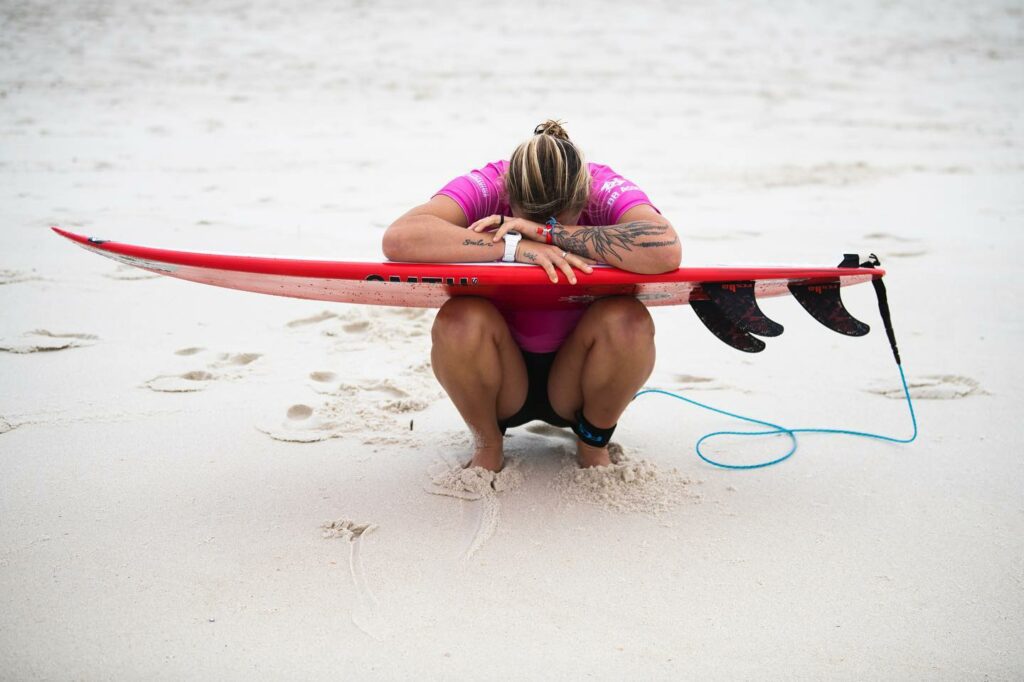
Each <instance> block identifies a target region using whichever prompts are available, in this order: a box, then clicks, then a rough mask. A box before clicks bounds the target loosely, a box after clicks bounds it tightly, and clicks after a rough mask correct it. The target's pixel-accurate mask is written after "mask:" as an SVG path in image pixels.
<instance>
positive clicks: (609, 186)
mask: <svg viewBox="0 0 1024 682" xmlns="http://www.w3.org/2000/svg"><path fill="white" fill-rule="evenodd" d="M625 182H626V181H625V179H623V178H615V179H614V180H609V181H608V182H606V183H604V184H603V185H601V191H602V192H610V191H612V190H613V189H615V188H616V187H618V186H619V185H621V184H623V183H625Z"/></svg>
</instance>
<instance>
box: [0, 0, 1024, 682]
mask: <svg viewBox="0 0 1024 682" xmlns="http://www.w3.org/2000/svg"><path fill="white" fill-rule="evenodd" d="M1022 93H1024V10H1022V8H1021V4H1020V2H1017V1H1010V0H1006V1H1003V2H967V1H966V0H955V1H952V2H940V3H932V2H924V1H923V0H919V1H915V2H912V3H896V4H893V3H887V2H882V1H881V0H867V1H866V2H857V3H838V2H829V3H811V2H800V3H787V4H784V5H779V4H776V5H769V4H764V3H740V4H736V3H728V4H723V5H720V6H704V5H700V4H697V5H678V4H674V3H656V4H655V3H649V4H645V5H642V6H639V7H633V6H628V5H623V4H622V3H610V2H598V3H582V2H578V3H568V4H564V3H563V4H557V3H554V4H553V3H543V4H530V3H527V4H517V5H515V6H514V7H513V6H511V5H509V6H505V7H486V6H483V5H480V4H474V3H463V4H458V5H456V6H454V7H452V6H450V5H447V4H444V5H443V4H441V3H436V2H430V3H425V4H424V3H416V4H409V5H408V6H405V7H403V6H401V5H399V4H395V3H358V2H357V3H321V4H320V5H318V6H316V7H314V6H312V5H306V6H303V7H302V8H301V9H297V8H296V6H294V5H291V4H287V3H281V2H270V1H262V0H240V1H239V2H230V3H229V2H217V1H215V2H212V3H210V2H203V3H198V2H195V3H190V2H182V3H175V4H173V5H172V6H168V5H167V4H166V3H155V2H153V3H147V2H144V1H143V2H136V3H127V2H111V3H58V2H43V3H30V4H26V3H14V2H7V3H3V4H2V5H0V179H2V181H0V216H2V218H3V221H2V234H3V236H4V248H3V250H2V251H0V311H2V313H0V386H2V390H0V679H17V680H26V679H183V678H184V679H239V680H241V679H244V680H251V679H275V680H276V679H294V678H300V679H331V680H337V679H372V678H383V679H403V678H414V677H415V678H424V677H426V678H444V679H458V678H472V679H479V678H485V679H566V678H570V679H578V678H596V679H681V678H685V679H716V678H717V679H810V680H817V679H826V678H828V679H831V678H838V679H857V680H860V679H951V680H962V679H993V680H995V679H1020V678H1021V677H1024V635H1022V633H1024V615H1022V614H1024V502H1022V499H1024V497H1022V493H1021V491H1022V490H1024V458H1022V457H1021V442H1022V439H1024V429H1022V427H1021V422H1020V417H1019V414H1020V411H1021V407H1022V390H1021V384H1022V379H1024V376H1022V374H1024V372H1022V363H1021V362H1020V360H1019V357H1020V356H1019V351H1018V347H1017V346H1016V343H1019V342H1020V340H1021V338H1022V337H1024V313H1022V307H1021V306H1020V305H1019V302H1018V301H1019V299H1020V298H1021V294H1022V293H1024V284H1022V283H1021V279H1020V272H1021V267H1020V263H1019V261H1020V254H1021V252H1022V248H1021V247H1022V245H1024V244H1022V241H1024V240H1022V238H1021V234H1024V194H1022V191H1021V188H1022V187H1024V157H1022V153H1021V149H1022V145H1024V134H1022V130H1021V123H1020V122H1021V121H1022V120H1024V117H1022V114H1024V94H1022ZM547 116H559V117H562V118H563V119H565V120H567V121H568V129H569V131H570V132H571V133H572V135H573V136H574V138H575V139H576V140H577V141H578V142H579V144H580V145H581V147H582V148H583V149H584V151H585V152H586V153H587V154H588V156H589V158H591V159H593V160H595V161H598V162H603V163H609V164H611V165H613V166H614V167H615V168H617V169H619V170H620V171H622V172H623V173H624V174H625V175H626V176H627V177H629V178H630V179H632V180H635V181H636V182H638V183H639V184H640V185H641V186H643V187H644V188H645V189H647V191H648V192H649V193H650V195H651V196H652V197H653V198H654V201H655V202H656V203H657V205H658V207H659V208H660V209H661V210H662V211H663V212H664V213H665V215H667V216H668V217H669V218H670V219H672V220H673V222H674V223H675V225H676V226H677V227H678V228H679V230H680V231H681V233H682V234H683V237H684V244H685V259H686V261H687V262H689V263H693V264H699V263H716V262H733V263H736V262H816V263H821V262H838V260H839V258H840V256H841V254H842V253H843V252H847V251H859V252H861V253H867V252H869V251H874V252H876V253H878V255H879V256H880V257H881V258H882V260H883V263H884V265H885V266H887V267H888V268H889V271H890V275H889V277H888V278H887V280H888V282H889V287H890V302H891V304H892V308H893V315H894V319H895V323H896V329H897V333H898V335H899V338H900V345H901V349H902V351H903V356H904V360H905V365H906V369H907V372H908V378H909V379H910V382H911V384H912V388H913V390H914V392H915V395H916V396H917V397H918V402H917V410H918V415H919V418H920V422H921V428H922V432H921V438H920V440H919V441H918V442H917V443H916V444H914V445H912V446H909V447H903V446H892V445H886V444H882V443H877V442H868V441H858V440H852V439H848V438H825V437H807V438H804V439H803V441H802V445H801V447H800V450H799V451H798V452H797V454H796V456H795V457H793V458H792V459H790V460H789V461H787V462H785V463H784V464H782V465H780V466H777V467H773V468H769V469H765V470H758V471H752V472H745V473H739V472H729V471H724V470H719V469H714V468H712V467H709V466H707V465H705V464H703V463H702V462H700V460H698V459H697V458H696V457H695V456H694V454H693V452H692V443H693V441H694V440H695V439H696V438H697V437H699V436H700V435H701V434H703V433H705V432H707V431H710V430H715V429H719V428H734V427H736V426H738V425H736V424H733V423H731V422H729V421H727V420H725V419H723V418H720V417H716V416H715V415H712V414H710V413H706V412H701V411H698V410H696V409H694V408H690V407H687V406H685V405H682V404H681V403H677V402H676V401H672V400H669V399H664V398H658V397H654V396H644V397H643V398H641V399H639V400H638V401H637V403H636V404H635V406H634V407H633V408H631V409H630V411H629V412H627V414H626V415H625V416H624V417H623V420H622V422H621V424H620V427H619V430H618V431H617V432H616V436H615V437H616V440H618V441H619V442H620V443H622V444H624V445H625V446H626V448H627V450H628V451H629V452H632V453H634V454H633V456H634V457H636V458H640V459H643V460H644V462H645V464H643V465H640V464H637V465H636V466H635V467H634V468H633V469H632V471H633V473H634V474H636V473H637V471H640V472H641V473H642V472H644V471H654V472H656V474H655V475H654V476H653V477H652V480H653V481H654V482H655V483H657V485H655V486H654V487H650V486H649V487H647V488H643V487H637V485H636V484H638V483H642V482H643V481H644V480H646V479H645V477H644V476H637V477H636V478H634V479H633V480H632V481H626V480H625V478H626V477H628V475H627V474H625V473H623V468H622V466H618V469H615V468H614V467H613V469H614V471H616V472H617V474H614V475H612V478H611V480H610V481H609V482H608V486H619V487H620V488H621V489H618V488H616V489H614V490H613V492H612V493H609V494H606V493H605V492H604V491H606V490H607V486H606V485H605V482H603V481H604V479H607V478H608V475H607V474H601V473H599V472H598V473H592V474H582V475H580V476H581V479H580V481H575V477H576V474H574V473H573V471H572V470H571V469H566V468H563V463H564V459H563V453H564V451H565V449H566V448H567V447H571V441H570V439H569V438H568V437H567V436H566V435H565V434H564V433H558V432H552V430H551V429H545V428H543V427H537V426H531V427H523V428H517V429H513V430H511V431H510V437H509V438H508V440H507V441H506V443H507V451H508V453H509V455H510V456H511V457H512V458H513V461H514V462H516V464H515V472H516V480H515V485H509V486H507V488H506V489H503V490H501V491H498V490H496V489H495V488H496V487H497V486H488V487H484V488H482V489H481V491H482V494H481V495H480V497H479V499H457V498H453V497H451V496H446V495H435V494H429V493H428V492H427V488H429V487H430V486H431V485H435V484H436V481H435V480H434V478H432V476H435V477H436V476H437V475H442V474H443V472H444V467H448V471H452V470H453V463H455V465H457V463H458V462H464V461H465V459H466V457H467V456H468V454H469V439H468V436H467V435H466V434H465V433H464V431H463V430H462V426H461V424H460V421H459V418H458V415H457V413H456V412H455V410H454V408H453V407H452V406H451V405H450V404H448V403H447V402H446V401H445V400H444V399H443V394H442V393H441V391H440V389H439V388H438V386H437V385H436V383H434V382H433V380H432V375H431V372H430V368H429V365H428V364H427V359H428V358H429V352H428V349H429V329H430V324H431V321H432V317H433V314H432V313H431V312H429V311H428V312H424V311H405V310H384V309H370V308H356V307H348V306H343V305H331V304H324V303H318V302H308V301H298V300H289V299H278V298H273V297H266V296H257V295H254V294H245V293H240V292H232V291H226V290H218V289H213V288H210V287H203V286H199V285H194V284H189V283H184V282H180V281H175V280H171V279H167V278H163V277H151V276H149V275H148V274H146V273H143V272H141V271H137V270H132V269H130V268H126V267H124V266H121V265H118V264H115V263H113V262H110V261H107V260H103V259H100V258H97V257H95V256H93V255H90V254H87V253H85V252H83V251H82V250H80V249H77V248H74V247H73V246H71V245H69V244H66V243H62V242H61V241H60V240H58V238H56V237H55V236H53V235H52V234H51V233H50V232H49V230H47V229H46V228H47V226H48V225H51V224H60V225H64V226H66V227H68V228H71V229H74V230H79V231H83V232H86V233H89V234H92V235H93V236H98V237H106V238H113V239H118V240H123V241H128V242H135V243H141V244H150V245H154V246H169V247H176V248H193V249H201V250H211V251H221V252H245V253H264V254H286V255H303V256H311V257H324V258H348V259H376V258H379V257H380V251H379V244H380V238H381V234H382V232H383V229H384V228H385V227H386V226H387V224H388V223H389V222H390V221H391V220H392V219H393V218H394V217H396V216H397V215H399V214H400V213H401V212H403V211H404V210H406V209H407V208H408V207H410V206H412V205H414V204H416V203H418V202H420V201H422V200H424V199H426V198H427V197H429V196H430V194H431V193H432V192H434V191H435V190H436V189H437V188H438V187H439V186H440V185H441V184H442V183H443V182H445V181H446V180H447V179H448V178H450V177H452V176H454V175H456V174H458V173H461V172H464V171H465V170H467V169H469V168H471V167H474V166H475V165H479V164H481V163H484V162H487V161H489V160H492V159H496V158H499V157H501V156H504V155H507V154H508V153H509V152H510V151H511V149H512V148H513V146H514V145H515V144H516V143H517V142H519V141H520V140H521V139H523V138H524V136H525V135H526V134H527V133H528V132H529V130H530V129H531V127H532V126H533V125H534V124H535V123H537V122H539V121H541V120H542V119H544V118H545V117H547ZM846 301H847V304H848V307H849V308H850V310H851V311H852V312H853V313H854V314H855V315H856V316H858V317H860V318H862V319H864V320H865V321H867V322H869V323H870V324H871V325H872V326H873V328H874V329H873V332H872V334H870V335H869V336H867V337H865V338H864V339H849V338H843V337H840V336H839V335H837V334H833V333H831V332H829V331H827V330H825V329H824V328H822V327H821V326H820V325H818V324H817V323H816V322H814V321H813V320H812V319H810V318H809V317H808V316H807V315H806V314H804V313H803V311H801V310H800V309H799V307H798V306H797V305H796V304H795V303H794V302H793V301H790V300H775V301H766V302H764V304H763V307H764V309H765V311H766V312H767V313H768V314H769V315H770V316H772V317H774V318H776V319H778V320H779V321H780V322H782V323H783V324H785V325H786V333H785V334H784V335H783V336H782V337H780V338H778V339H774V340H771V341H770V343H769V347H768V350H766V351H765V352H764V353H762V354H761V355H758V356H747V355H744V354H742V353H739V352H736V351H734V350H732V349H730V348H728V347H726V346H724V345H722V344H721V343H720V342H719V341H718V340H717V339H715V338H714V337H712V336H711V335H710V334H709V333H708V332H707V331H706V330H704V329H703V327H702V326H701V325H700V324H699V322H698V321H697V320H696V318H695V316H694V315H693V314H692V312H691V311H689V310H686V309H659V310H656V311H655V319H656V322H657V325H658V350H659V357H658V363H657V366H656V369H655V373H654V376H652V378H651V381H650V384H651V385H652V386H658V387H661V388H666V389H680V390H683V391H685V392H687V393H688V394H690V395H693V396H694V397H696V398H697V399H700V400H705V401H707V402H710V403H712V404H714V405H717V406H721V407H724V408H727V409H731V410H735V411H738V412H741V413H748V414H752V415H754V416H760V417H763V418H766V419H769V420H772V421H777V422H780V423H783V424H786V425H788V426H793V427H796V426H816V425H822V426H836V427H849V428H858V429H866V430H876V431H878V432H881V433H888V434H894V435H905V434H907V433H908V432H909V423H908V419H907V414H906V411H905V407H904V406H903V405H901V404H900V403H899V402H898V401H896V400H893V399H890V398H892V396H893V394H894V390H895V389H897V388H898V383H897V382H898V376H897V374H896V371H895V368H894V367H893V366H892V362H891V360H890V358H889V355H888V347H887V344H886V342H885V339H884V335H883V334H882V333H881V325H880V324H879V322H878V317H877V311H876V309H875V304H874V301H873V296H872V292H871V290H870V288H869V287H859V288H856V289H853V290H850V291H849V292H848V294H847V295H846ZM779 445H780V444H779V443H778V442H766V443H758V444H751V443H746V442H731V441H729V442H725V441H723V442H721V443H718V444H715V445H714V446H713V448H712V450H713V451H714V454H716V455H718V456H720V457H722V458H723V459H727V460H729V461H734V462H750V461H755V460H758V459H763V458H764V457H766V456H770V455H771V454H772V453H773V452H775V451H776V450H777V449H778V447H779ZM783 447H784V446H783ZM438 462H441V463H442V464H441V469H438V468H437V467H436V465H437V463H438ZM673 469H675V470H676V472H675V473H671V472H672V471H673ZM431 472H432V473H431ZM602 476H604V478H601V477H602ZM615 476H617V478H616V477H615ZM595 477H596V478H595ZM569 479H573V480H569ZM595 481H597V482H596V483H595ZM577 483H578V485H576V484H577ZM432 492H436V490H435V491H432ZM463 497H473V496H472V495H468V496H463ZM588 502H590V503H588ZM324 519H332V520H333V521H331V522H328V525H327V527H326V528H322V527H321V524H323V520H324ZM332 523H333V524H334V525H333V526H332V525H331V524H332ZM370 528H374V529H375V530H374V531H373V532H372V533H369V532H365V530H368V529H370ZM325 532H326V533H327V534H328V535H330V536H331V537H328V538H326V539H325V538H324V537H323V535H324V533H325Z"/></svg>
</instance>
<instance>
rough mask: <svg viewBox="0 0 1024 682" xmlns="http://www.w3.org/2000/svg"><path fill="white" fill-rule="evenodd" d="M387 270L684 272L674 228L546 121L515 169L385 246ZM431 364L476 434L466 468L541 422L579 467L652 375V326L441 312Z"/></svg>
mask: <svg viewBox="0 0 1024 682" xmlns="http://www.w3.org/2000/svg"><path fill="white" fill-rule="evenodd" d="M383 247H384V255H385V256H386V257H387V258H388V259H390V260H395V261H415V262H447V263H454V262H473V261H477V262H480V261H500V260H504V261H508V262H512V261H514V262H517V263H527V264H532V265H537V266H539V267H542V268H544V270H545V271H546V272H547V274H548V277H549V278H550V279H551V281H552V282H558V280H559V277H565V278H566V279H567V280H568V281H569V282H571V283H576V282H577V281H578V280H580V279H581V278H582V279H584V280H585V278H586V277H587V275H588V274H589V273H591V272H593V268H592V267H591V266H592V265H594V264H595V263H604V264H607V265H611V266H614V267H617V268H622V269H623V270H629V271H632V272H640V273H659V272H667V271H671V270H674V269H676V268H677V267H679V262H680V253H681V250H680V245H679V239H678V237H677V235H676V233H675V230H674V229H673V227H672V225H671V224H670V223H669V221H668V220H666V219H665V218H664V217H663V216H662V215H661V213H660V212H659V211H658V210H657V209H656V208H655V207H654V206H653V205H652V204H651V202H650V199H648V197H647V195H646V194H645V193H644V192H643V190H641V189H640V188H639V187H637V186H636V185H635V184H633V183H632V182H630V181H629V180H626V179H625V178H623V177H622V176H620V175H619V174H618V173H616V172H615V171H613V170H612V169H611V168H609V167H607V166H602V165H598V164H594V163H586V162H585V161H584V159H583V155H582V154H581V153H580V151H579V149H577V148H576V146H575V145H574V144H573V143H572V142H571V141H570V140H569V136H568V135H567V134H566V132H565V130H564V129H563V128H562V125H561V124H560V123H559V122H557V121H547V122H546V123H543V124H541V125H539V126H537V128H536V129H535V130H534V134H533V136H532V137H531V138H530V139H529V140H527V141H526V142H523V143H522V144H521V145H519V146H518V147H517V148H516V150H515V151H514V152H513V153H512V157H511V159H510V160H509V161H495V162H494V163H490V164H487V165H486V166H485V167H483V168H481V169H478V170H474V171H471V172H470V173H468V174H467V175H464V176H460V177H458V178H455V179H454V180H452V181H451V182H449V183H448V184H447V185H445V186H444V187H443V188H442V189H441V190H440V191H439V192H438V193H437V194H435V195H434V196H433V198H431V199H430V201H428V202H427V203H425V204H423V205H421V206H417V207H416V208H413V209H412V210H410V211H409V212H408V213H406V214H405V215H403V216H402V217H400V218H399V219H398V220H396V221H395V222H394V223H393V224H392V225H391V226H390V227H389V228H388V229H387V231H386V232H385V234H384V243H383ZM432 335H433V349H432V351H431V362H432V365H433V369H434V374H435V375H436V376H437V380H438V381H439V382H440V383H441V386H443V387H444V389H445V391H446V392H447V393H448V396H449V397H450V398H451V400H452V402H453V403H454V404H455V407H456V409H458V411H459V414H461V415H462V418H463V419H464V420H465V422H466V425H467V426H468V427H469V429H470V431H471V432H472V434H473V439H474V452H473V459H472V461H471V462H470V464H471V465H472V466H480V467H484V468H487V469H491V470H493V471H498V470H499V469H501V465H502V456H503V455H502V435H503V434H504V432H505V430H506V429H507V428H509V427H513V426H519V425H520V424H524V423H526V422H528V421H533V420H538V419H539V420H541V421H544V422H547V423H548V424H551V425H553V426H557V427H564V428H571V429H572V430H573V432H574V433H575V434H576V436H577V438H578V441H577V459H578V461H579V464H580V466H584V467H588V466H601V465H606V464H609V463H610V460H609V456H608V440H609V438H610V437H611V435H612V431H613V430H614V429H615V425H616V424H617V423H618V420H619V416H620V415H621V414H622V412H623V411H624V410H625V409H626V406H627V405H628V404H629V402H630V400H631V399H632V397H633V395H634V393H636V391H637V390H638V389H639V388H640V387H641V386H642V385H643V384H644V382H645V381H646V380H647V377H648V376H650V374H651V370H652V369H653V367H654V323H653V321H652V320H651V316H650V314H649V313H648V312H647V309H646V308H645V307H644V306H643V304H641V303H639V302H638V301H637V300H636V299H634V298H632V297H628V296H614V297H609V298H604V299H601V300H599V301H596V302H594V303H593V304H592V305H590V306H589V307H588V308H586V309H585V310H570V311H562V310H559V311H552V310H538V311H509V310H498V309H497V308H496V307H495V306H494V305H493V304H492V303H491V302H490V301H487V300H485V299H482V298H475V297H459V298H453V299H451V300H449V301H448V302H447V303H446V304H445V305H444V306H443V307H442V308H441V310H440V311H439V312H438V314H437V318H436V320H435V321H434V328H433V334H432Z"/></svg>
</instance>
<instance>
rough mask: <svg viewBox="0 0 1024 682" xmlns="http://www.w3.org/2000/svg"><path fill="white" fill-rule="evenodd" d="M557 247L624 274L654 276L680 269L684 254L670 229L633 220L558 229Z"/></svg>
mask: <svg viewBox="0 0 1024 682" xmlns="http://www.w3.org/2000/svg"><path fill="white" fill-rule="evenodd" d="M551 238H552V241H553V243H554V244H556V245H558V246H560V247H562V248H563V249H565V250H566V251H571V252H572V253H575V254H577V255H580V256H584V257H586V258H592V259H594V260H596V261H599V262H601V263H607V264H608V265H613V266H615V267H617V268H620V269H622V270H629V271H630V272H639V273H647V274H654V273H660V272H668V271H670V270H675V269H676V268H678V267H679V262H680V258H681V254H682V250H681V248H680V245H679V237H678V236H677V235H676V232H675V230H674V229H673V228H672V226H671V225H668V224H666V223H662V222H657V221H653V220H634V221H632V222H628V223H620V224H618V225H599V226H593V227H591V226H584V225H555V227H554V229H553V230H552V231H551Z"/></svg>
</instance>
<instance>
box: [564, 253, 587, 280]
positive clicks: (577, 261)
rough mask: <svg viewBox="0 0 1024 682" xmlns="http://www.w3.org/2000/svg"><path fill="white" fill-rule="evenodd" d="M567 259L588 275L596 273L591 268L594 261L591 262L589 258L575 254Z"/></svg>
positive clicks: (571, 254)
mask: <svg viewBox="0 0 1024 682" xmlns="http://www.w3.org/2000/svg"><path fill="white" fill-rule="evenodd" d="M565 259H566V260H567V261H568V262H569V263H570V264H572V265H575V266H576V267H577V268H579V269H580V270H582V271H583V272H585V273H587V274H588V275H589V274H590V273H592V272H593V271H594V268H592V267H590V265H591V263H593V261H591V260H590V259H589V258H584V257H582V256H577V255H576V254H574V253H570V254H569V255H568V256H566V257H565ZM588 261H589V262H588Z"/></svg>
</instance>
